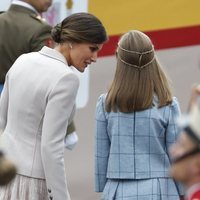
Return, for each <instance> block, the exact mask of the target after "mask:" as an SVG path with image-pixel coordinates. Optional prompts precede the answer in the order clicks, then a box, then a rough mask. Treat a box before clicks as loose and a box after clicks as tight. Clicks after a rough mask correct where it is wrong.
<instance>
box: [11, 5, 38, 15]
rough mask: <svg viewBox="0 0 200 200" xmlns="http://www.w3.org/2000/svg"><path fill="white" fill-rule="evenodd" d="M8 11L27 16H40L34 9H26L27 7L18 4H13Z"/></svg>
mask: <svg viewBox="0 0 200 200" xmlns="http://www.w3.org/2000/svg"><path fill="white" fill-rule="evenodd" d="M8 11H16V12H22V13H26V14H33V15H38V13H37V12H36V11H34V10H33V9H31V8H28V7H25V6H21V5H17V4H11V6H10V8H9V9H8Z"/></svg>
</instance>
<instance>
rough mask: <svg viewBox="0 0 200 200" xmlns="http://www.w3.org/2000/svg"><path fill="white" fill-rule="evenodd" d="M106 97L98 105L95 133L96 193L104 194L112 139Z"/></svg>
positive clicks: (99, 100)
mask: <svg viewBox="0 0 200 200" xmlns="http://www.w3.org/2000/svg"><path fill="white" fill-rule="evenodd" d="M104 101H105V96H104V95H102V96H100V97H99V99H98V102H97V105H96V132H95V191H96V192H102V191H103V189H104V187H105V184H106V174H107V166H108V157H109V151H110V139H109V137H108V132H107V120H106V116H105V108H104Z"/></svg>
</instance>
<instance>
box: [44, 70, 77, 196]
mask: <svg viewBox="0 0 200 200" xmlns="http://www.w3.org/2000/svg"><path fill="white" fill-rule="evenodd" d="M78 86H79V80H78V78H77V76H76V75H75V74H73V73H69V74H67V75H64V76H63V77H62V78H61V79H60V80H59V81H58V82H57V84H56V85H55V87H54V88H53V89H52V91H51V92H50V94H49V96H48V102H47V106H46V110H45V115H44V121H43V128H42V138H41V155H42V162H43V167H44V172H45V178H46V184H47V189H48V195H49V198H50V199H63V200H69V199H70V197H69V193H68V189H67V181H66V175H65V164H64V138H65V135H66V129H67V125H68V120H69V117H70V115H71V112H72V110H73V106H74V104H75V98H76V94H77V90H78Z"/></svg>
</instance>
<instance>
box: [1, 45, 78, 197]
mask: <svg viewBox="0 0 200 200" xmlns="http://www.w3.org/2000/svg"><path fill="white" fill-rule="evenodd" d="M78 87H79V79H78V77H77V76H76V75H75V73H74V72H73V71H72V70H71V68H70V67H68V65H67V62H66V60H65V58H64V56H63V55H62V54H60V53H59V52H58V51H56V50H54V49H50V48H48V47H43V48H42V50H41V51H39V52H33V53H28V54H23V55H22V56H20V57H19V58H18V59H17V61H16V62H15V63H14V64H13V66H12V67H11V69H10V70H9V72H8V73H7V76H6V81H5V85H4V88H3V91H2V94H1V99H0V129H1V130H2V131H3V134H2V135H1V138H0V140H1V142H2V143H3V145H4V149H5V152H6V153H7V155H8V157H10V158H11V159H12V160H14V161H15V163H16V165H17V167H18V173H19V174H22V175H25V176H29V177H35V178H43V179H46V184H47V189H48V195H49V199H51V200H52V199H54V200H69V199H70V197H69V194H68V189H67V182H66V176H65V165H64V138H65V134H66V130H67V125H68V120H69V119H70V115H71V113H72V111H73V107H74V105H75V98H76V94H77V90H78Z"/></svg>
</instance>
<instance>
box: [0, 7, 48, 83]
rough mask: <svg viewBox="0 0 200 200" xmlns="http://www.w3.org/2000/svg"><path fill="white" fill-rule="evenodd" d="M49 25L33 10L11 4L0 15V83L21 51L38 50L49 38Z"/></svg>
mask: <svg viewBox="0 0 200 200" xmlns="http://www.w3.org/2000/svg"><path fill="white" fill-rule="evenodd" d="M50 33H51V26H50V25H48V24H47V23H46V22H44V21H43V20H42V19H41V18H40V17H39V15H38V14H37V13H36V12H34V11H33V10H31V9H29V8H26V7H23V6H20V5H15V4H12V5H11V6H10V8H9V9H8V11H7V12H5V13H3V14H1V15H0V55H1V59H0V83H1V84H3V83H4V79H5V75H6V73H7V71H8V70H9V68H10V67H11V65H12V64H13V63H14V62H15V60H16V59H17V58H18V57H19V56H20V55H21V54H23V53H28V52H32V51H38V50H40V49H41V47H42V46H44V45H45V42H46V40H48V39H50V38H51V35H50Z"/></svg>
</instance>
